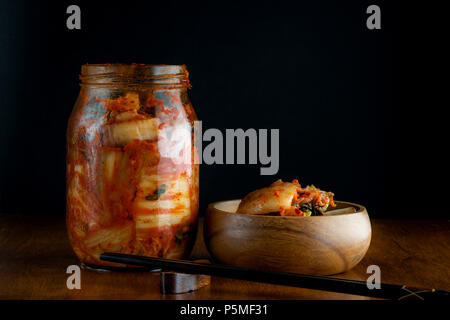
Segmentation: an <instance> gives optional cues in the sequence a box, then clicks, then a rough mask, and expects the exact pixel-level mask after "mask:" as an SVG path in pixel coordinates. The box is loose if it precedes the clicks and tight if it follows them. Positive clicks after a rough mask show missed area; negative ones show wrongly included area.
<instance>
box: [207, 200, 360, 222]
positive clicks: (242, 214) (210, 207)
mask: <svg viewBox="0 0 450 320" xmlns="http://www.w3.org/2000/svg"><path fill="white" fill-rule="evenodd" d="M232 201H242V199H231V200H222V201H215V202H211V203H210V204H208V207H207V209H208V211H209V210H211V209H213V208H214V210H216V211H218V212H220V213H223V214H233V215H236V216H241V217H252V218H253V217H258V218H256V219H271V218H275V219H294V220H298V219H299V218H302V219H308V218H309V219H316V218H324V217H328V218H330V217H339V216H346V215H352V214H368V213H367V209H366V207H364V206H362V205H360V204H357V203H353V202H348V201H335V203H342V204H348V205H350V206H352V207H355V209H356V211H355V212H348V213H341V214H335V215H333V214H330V215H323V216H306V217H304V216H299V217H297V216H269V215H265V214H245V213H236V212H231V211H225V210H222V209H219V208H217V207H216V205H217V204H219V203H223V202H232Z"/></svg>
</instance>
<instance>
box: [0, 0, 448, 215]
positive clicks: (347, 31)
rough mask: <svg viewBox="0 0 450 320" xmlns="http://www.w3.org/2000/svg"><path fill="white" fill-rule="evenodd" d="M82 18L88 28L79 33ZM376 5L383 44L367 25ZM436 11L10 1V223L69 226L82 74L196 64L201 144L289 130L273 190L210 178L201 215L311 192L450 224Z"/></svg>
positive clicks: (2, 19) (2, 195) (238, 178)
mask: <svg viewBox="0 0 450 320" xmlns="http://www.w3.org/2000/svg"><path fill="white" fill-rule="evenodd" d="M391 2H392V1H391ZM70 4H78V5H80V7H81V25H82V28H81V30H68V29H67V28H66V19H67V17H68V16H69V15H68V14H66V8H67V6H68V5H70ZM370 4H377V5H379V6H380V7H381V19H382V22H381V23H382V29H381V30H368V29H367V27H366V19H367V17H368V14H366V8H367V6H368V5H370ZM439 12H444V11H443V9H442V8H439V7H438V6H437V5H433V4H430V2H427V4H426V5H425V4H412V3H411V2H397V1H396V4H395V6H394V4H392V3H388V2H384V1H370V2H368V1H351V2H348V1H336V2H334V1H304V2H303V1H302V2H300V1H299V3H297V4H296V5H294V4H287V3H281V2H279V1H277V2H273V3H272V2H265V1H259V2H255V3H246V4H238V3H237V2H236V3H234V2H226V4H223V5H222V4H220V3H219V2H209V3H198V4H195V5H194V4H192V3H189V4H180V3H175V2H170V1H164V4H162V3H161V1H145V2H132V1H124V2H115V1H114V2H113V1H111V2H95V3H93V2H80V1H71V2H69V1H59V2H55V3H50V2H42V1H40V2H37V1H34V2H31V1H29V2H27V1H22V2H20V1H14V2H13V1H8V2H2V4H1V9H0V72H1V77H0V117H1V118H0V119H1V121H0V143H1V148H0V213H17V214H34V215H38V214H47V215H64V214H65V135H66V125H67V120H68V117H69V115H70V112H71V109H72V107H73V105H74V102H75V100H76V97H77V95H78V91H79V86H78V74H79V71H80V66H81V65H82V64H84V63H106V62H123V63H131V62H139V63H164V64H186V65H187V66H188V69H189V71H190V79H191V83H192V90H191V91H190V97H191V101H192V103H193V105H194V107H195V109H196V112H197V115H198V117H199V118H200V119H201V120H203V127H204V130H205V129H207V128H218V129H220V130H222V131H223V132H224V131H225V129H226V128H243V129H247V128H255V129H258V128H268V129H270V128H279V129H280V170H279V172H278V174H277V175H276V176H261V175H260V172H259V170H260V169H259V168H260V166H259V165H212V166H207V165H202V167H201V174H200V177H201V178H200V189H201V191H200V201H201V214H204V210H205V207H206V205H207V204H208V203H209V202H212V201H218V200H225V199H235V198H240V197H242V196H244V195H245V194H246V193H248V192H249V191H251V190H253V189H255V188H259V187H262V186H265V185H267V184H269V183H271V182H272V181H274V180H276V179H278V178H282V179H284V180H291V179H293V178H298V179H299V181H300V183H302V184H303V185H306V184H315V185H316V186H318V187H320V188H322V189H325V190H330V191H333V192H334V193H335V198H336V199H337V200H344V201H351V202H357V203H360V204H363V205H365V206H366V207H367V208H368V210H369V214H370V215H371V217H376V218H446V217H447V216H448V214H447V212H446V211H444V210H442V208H443V207H444V205H445V201H446V195H445V190H440V189H439V188H438V187H437V186H435V185H433V184H432V178H433V177H436V178H439V179H441V180H443V176H444V171H443V170H440V169H439V168H440V166H439V165H440V164H442V163H444V160H442V159H443V158H444V157H445V156H444V151H445V149H446V148H447V144H446V143H445V140H446V136H445V135H446V119H445V115H444V113H443V110H445V107H444V106H445V105H446V104H447V105H448V102H445V101H448V99H447V100H445V99H444V100H440V98H441V97H445V96H444V93H445V91H444V89H445V88H444V86H445V83H448V81H447V80H446V78H447V77H448V75H446V74H445V73H444V72H443V65H442V61H443V59H442V58H443V57H445V54H444V51H443V49H442V47H443V43H444V41H447V40H445V39H446V38H445V37H443V36H442V35H443V34H445V33H444V32H443V29H442V25H443V24H445V23H444V20H443V19H440V18H439V17H438V14H439ZM442 76H444V77H442ZM440 78H443V79H445V80H442V81H441V80H439V79H440ZM439 83H440V84H441V85H439ZM443 137H445V139H443Z"/></svg>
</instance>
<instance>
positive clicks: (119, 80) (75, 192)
mask: <svg viewBox="0 0 450 320" xmlns="http://www.w3.org/2000/svg"><path fill="white" fill-rule="evenodd" d="M80 79H81V90H80V94H79V96H78V99H77V101H76V103H75V107H74V109H73V111H72V114H71V116H70V119H69V124H68V130H67V213H66V218H67V219H66V220H67V229H68V234H69V240H70V243H71V245H72V248H73V250H74V251H75V253H76V255H77V256H78V258H79V259H80V260H81V262H83V263H86V264H90V265H101V266H122V265H120V264H116V263H111V262H105V261H101V260H99V255H100V254H101V253H103V252H120V253H126V254H138V255H144V256H150V257H164V258H169V259H181V258H185V257H186V256H187V255H188V254H189V252H190V250H191V248H192V245H193V242H194V240H195V233H196V228H197V217H198V174H199V172H198V170H199V169H198V164H195V163H196V161H194V157H196V151H195V150H194V138H193V137H194V133H193V128H194V126H193V122H194V121H195V120H197V117H196V114H195V112H194V109H193V107H192V105H191V103H190V101H189V98H188V95H187V89H188V88H189V87H190V85H189V80H188V72H187V69H186V67H185V66H184V65H142V64H130V65H124V64H102V65H84V66H82V69H81V75H80Z"/></svg>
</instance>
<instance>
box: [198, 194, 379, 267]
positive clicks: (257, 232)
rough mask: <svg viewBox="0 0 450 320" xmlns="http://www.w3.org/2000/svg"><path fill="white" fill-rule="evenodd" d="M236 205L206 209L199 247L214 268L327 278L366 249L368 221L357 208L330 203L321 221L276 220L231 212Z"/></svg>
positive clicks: (221, 204) (354, 261)
mask: <svg viewBox="0 0 450 320" xmlns="http://www.w3.org/2000/svg"><path fill="white" fill-rule="evenodd" d="M239 202H240V200H230V201H221V202H215V203H211V204H210V205H209V206H208V210H207V214H206V217H205V225H204V237H205V244H206V247H207V248H208V251H209V252H210V254H211V256H212V257H213V258H214V260H216V261H217V262H219V263H222V264H226V265H232V266H237V267H244V268H251V269H262V270H272V271H285V272H294V273H302V274H313V275H331V274H336V273H341V272H344V271H347V270H350V269H351V268H353V267H354V266H355V265H356V264H357V263H358V262H359V261H361V259H362V258H363V257H364V255H365V254H366V252H367V249H368V248H369V245H370V239H371V236H372V230H371V226H370V220H369V216H368V214H367V211H366V208H364V207H363V206H360V205H358V204H354V203H349V202H342V201H336V205H337V206H336V208H333V210H330V211H328V212H327V213H328V214H327V215H325V216H312V217H281V216H266V215H245V214H238V213H235V212H236V209H237V207H238V206H239Z"/></svg>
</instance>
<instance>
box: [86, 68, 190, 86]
mask: <svg viewBox="0 0 450 320" xmlns="http://www.w3.org/2000/svg"><path fill="white" fill-rule="evenodd" d="M79 78H80V80H81V85H82V86H83V85H86V86H120V85H126V86H136V85H138V86H150V87H154V86H163V87H167V86H169V87H170V86H172V87H173V86H174V87H180V86H181V87H187V88H190V83H189V73H188V71H187V67H186V65H185V64H181V65H169V64H143V63H129V64H126V63H98V64H89V63H87V64H84V65H82V66H81V74H80V76H79Z"/></svg>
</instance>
